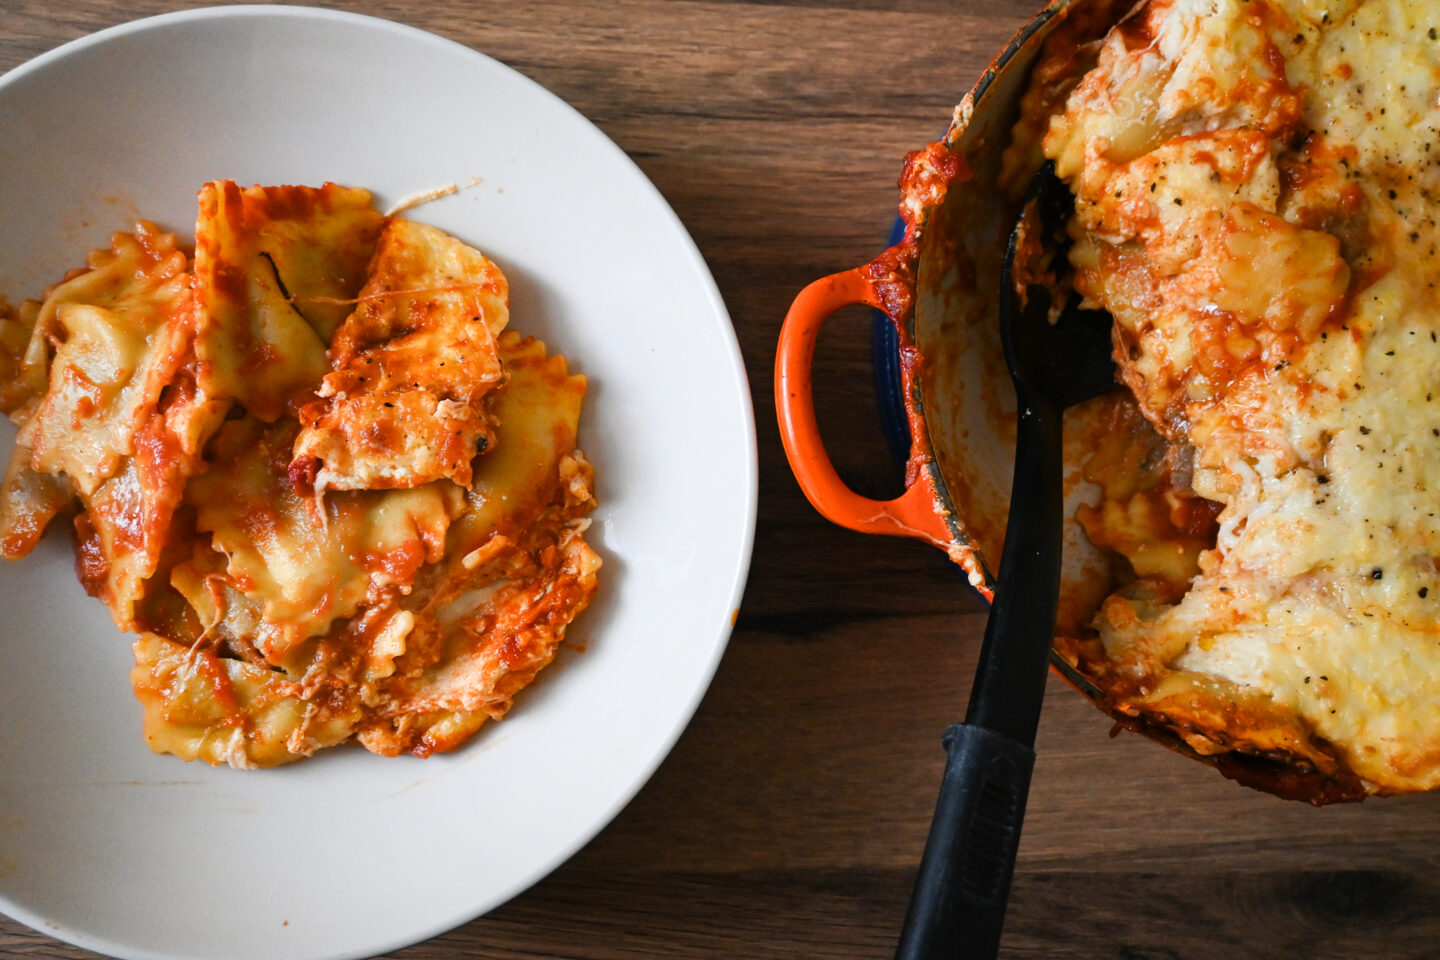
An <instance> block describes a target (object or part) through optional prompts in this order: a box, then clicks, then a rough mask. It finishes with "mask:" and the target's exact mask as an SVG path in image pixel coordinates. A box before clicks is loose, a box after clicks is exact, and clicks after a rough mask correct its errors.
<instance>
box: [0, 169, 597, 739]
mask: <svg viewBox="0 0 1440 960" xmlns="http://www.w3.org/2000/svg"><path fill="white" fill-rule="evenodd" d="M196 233H197V244H196V256H195V261H194V263H193V265H192V263H191V261H190V260H189V258H188V257H187V256H186V255H185V253H184V252H183V251H182V250H181V249H180V247H179V245H178V243H177V240H176V238H175V237H174V236H172V235H169V234H164V233H161V232H160V231H159V230H157V229H156V228H155V227H154V226H153V225H151V224H147V223H142V224H140V225H139V227H138V228H137V230H136V231H135V233H133V234H117V235H116V236H115V237H114V240H113V243H112V247H111V249H110V250H106V251H96V252H95V253H93V254H92V255H91V256H90V258H89V262H88V266H87V268H86V269H84V270H80V271H76V272H75V273H74V274H73V275H71V276H69V277H67V278H66V279H65V280H64V281H63V282H61V283H59V284H57V285H55V286H54V287H52V288H51V289H50V290H49V291H47V293H46V296H45V298H44V300H43V301H40V302H28V303H26V304H24V305H22V306H21V307H20V308H19V309H16V310H10V309H9V308H5V309H3V310H0V376H3V377H4V378H5V379H4V382H3V383H0V406H3V409H5V411H6V412H7V413H9V414H10V415H11V416H12V418H13V419H15V421H16V422H17V423H18V424H19V426H20V434H19V442H18V443H17V445H16V447H15V450H14V451H13V453H12V455H11V458H10V464H9V467H8V468H7V470H6V472H5V476H4V480H3V483H0V553H3V555H4V556H5V557H6V558H7V559H16V558H19V557H21V556H24V555H25V554H26V553H28V552H29V551H30V549H32V548H33V547H34V545H35V543H36V542H37V540H38V539H39V537H40V535H41V534H42V533H43V531H44V529H45V527H46V525H47V524H48V523H49V522H50V521H51V520H52V519H53V518H54V517H56V516H58V515H60V514H61V513H63V512H64V511H65V510H66V509H68V508H71V507H72V505H75V506H78V512H77V513H76V516H75V531H76V544H77V554H78V556H77V568H78V570H79V574H80V578H81V580H82V582H83V583H84V585H85V587H86V589H87V590H89V592H90V593H92V594H93V595H95V596H97V597H99V598H100V599H101V600H103V601H104V602H105V604H106V605H107V607H109V609H110V612H111V615H112V617H113V619H114V620H115V622H116V623H117V624H118V625H119V626H120V627H122V628H123V629H126V630H130V631H133V632H135V633H136V634H138V640H137V641H136V642H135V645H134V654H135V668H134V670H133V671H132V674H131V681H132V684H133V686H134V688H135V693H136V696H137V697H138V698H139V700H140V702H141V704H142V706H143V710H144V731H145V737H146V740H147V742H148V743H149V744H150V746H151V747H152V748H153V749H155V750H156V751H157V752H164V753H172V754H175V755H176V756H179V757H181V758H183V759H186V760H190V759H196V758H199V759H201V760H204V761H206V762H209V763H229V764H231V765H233V766H237V767H268V766H273V765H275V764H280V763H288V762H292V761H294V760H298V759H301V758H303V757H306V756H309V755H310V754H312V753H313V752H315V751H316V750H318V749H321V748H324V747H329V746H334V745H336V744H338V743H341V742H343V741H346V740H350V739H355V740H357V741H358V742H360V743H362V744H363V745H364V746H365V747H367V748H368V749H370V750H372V751H374V752H376V753H380V754H385V755H394V754H397V753H401V752H410V753H413V754H416V755H419V756H428V755H430V754H431V753H434V752H436V751H443V750H452V749H454V748H456V747H458V746H459V745H460V744H461V743H463V742H464V741H465V740H466V739H467V738H468V737H469V736H470V735H471V734H473V733H474V732H475V730H476V729H477V728H478V727H479V726H480V725H481V724H482V723H483V722H484V721H485V720H487V719H498V718H500V717H502V716H504V714H505V713H506V711H507V710H508V709H509V707H510V705H511V704H512V702H513V700H514V697H515V695H516V693H517V692H518V691H519V690H520V689H522V688H523V687H524V686H525V685H526V684H528V683H529V682H530V681H531V680H532V679H533V678H534V677H535V675H536V673H537V672H538V671H539V670H540V669H541V668H543V667H544V666H545V665H546V664H548V663H549V662H550V661H551V660H552V659H553V657H554V656H555V653H556V650H557V648H558V647H559V645H560V643H561V642H562V641H563V639H564V637H565V633H566V631H567V629H568V626H569V624H570V623H571V622H572V620H573V619H574V618H575V617H576V616H577V615H578V614H579V613H580V612H581V611H582V610H584V609H585V607H586V606H587V605H588V604H589V602H590V598H591V597H592V596H593V595H594V592H595V590H596V587H597V573H598V570H599V567H600V558H599V557H598V556H597V555H596V554H595V553H594V552H593V551H592V550H591V549H590V547H589V546H588V545H587V544H586V543H585V540H584V536H583V535H584V532H585V530H586V528H587V527H588V525H589V521H588V520H587V519H585V515H586V514H587V513H588V512H589V511H590V510H592V509H593V508H594V506H595V500H594V497H593V496H592V494H591V492H590V490H591V484H592V482H593V471H592V469H591V467H590V465H589V463H588V461H586V459H585V456H584V454H583V453H581V452H580V451H579V450H578V449H577V448H576V439H577V431H578V424H579V416H580V408H581V404H582V401H583V399H584V395H585V387H586V383H585V378H584V377H582V376H577V375H574V374H571V373H570V372H569V369H568V365H567V363H566V361H565V358H564V357H560V356H550V355H548V354H547V352H546V350H545V347H544V345H543V344H541V343H539V342H538V341H535V340H533V339H529V338H525V337H523V336H521V335H520V334H517V333H514V332H513V331H510V330H507V329H505V327H506V324H507V322H508V319H509V310H508V284H507V282H506V280H505V277H504V275H503V274H502V273H501V272H500V270H499V268H498V267H496V266H495V264H493V263H492V262H491V261H489V260H488V259H487V258H485V257H484V256H483V255H481V254H480V253H479V252H478V251H476V250H474V249H472V248H470V247H468V246H466V245H465V244H463V243H461V242H460V241H459V240H456V239H455V238H453V237H450V236H449V235H447V234H445V233H443V232H442V231H439V230H437V229H435V228H433V227H429V226H425V225H422V224H417V223H412V222H410V221H406V220H400V219H396V218H386V217H383V216H381V215H380V214H378V213H377V212H375V211H374V210H373V209H372V208H371V206H370V196H369V194H368V193H367V192H366V191H364V190H357V189H353V188H344V187H337V186H335V185H333V184H327V185H326V186H324V187H321V188H308V187H251V188H248V189H243V190H242V189H241V188H239V187H238V186H237V185H236V184H234V183H228V182H222V183H212V184H207V185H206V186H205V187H204V188H203V189H202V190H201V191H200V213H199V219H198V223H197V228H196Z"/></svg>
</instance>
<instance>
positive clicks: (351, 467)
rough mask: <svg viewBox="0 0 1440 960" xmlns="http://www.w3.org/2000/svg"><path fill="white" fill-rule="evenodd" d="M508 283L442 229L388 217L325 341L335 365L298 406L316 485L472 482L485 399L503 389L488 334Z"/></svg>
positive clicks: (299, 454) (501, 316) (304, 458)
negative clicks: (352, 302) (362, 277)
mask: <svg viewBox="0 0 1440 960" xmlns="http://www.w3.org/2000/svg"><path fill="white" fill-rule="evenodd" d="M508 298H509V285H508V284H507V282H506V280H505V277H504V275H503V274H502V273H501V272H500V271H499V269H497V268H496V266H495V265H494V264H493V263H491V262H490V261H489V260H487V259H486V258H485V257H484V256H482V255H481V254H480V253H479V252H478V251H476V250H474V249H473V248H471V247H468V246H466V245H465V244H463V243H461V242H460V241H458V240H456V239H455V238H453V237H451V236H449V235H447V234H445V233H444V232H443V231H440V230H437V229H435V228H434V227H430V226H426V225H424V224H419V223H414V222H412V221H409V220H391V221H390V222H389V223H388V224H387V225H386V227H385V230H384V232H383V233H382V234H381V236H380V242H379V245H378V247H377V248H376V252H375V260H374V262H373V263H372V264H371V271H370V279H369V280H368V281H367V282H366V284H365V288H364V289H363V290H362V291H361V292H360V302H359V305H358V306H357V307H356V308H355V312H354V313H353V314H351V315H350V317H349V318H348V319H347V320H346V321H345V322H344V323H343V324H342V325H341V326H340V328H339V329H338V330H337V331H336V333H335V339H334V342H333V343H332V345H331V351H330V352H331V359H332V361H333V363H334V367H335V369H334V371H333V372H331V373H329V374H327V375H326V376H325V381H324V384H323V385H322V386H321V388H320V396H321V397H322V398H324V399H323V400H321V401H320V402H317V403H315V404H312V405H311V406H309V407H307V408H306V409H305V410H304V411H302V414H301V416H302V420H303V422H304V423H305V429H304V430H303V431H302V432H301V434H300V437H299V439H297V440H296V442H295V456H296V459H297V462H299V463H301V464H304V465H305V466H306V468H307V469H310V470H312V471H313V472H314V479H313V481H312V482H313V484H314V486H315V489H316V490H317V491H322V492H323V491H324V490H327V489H338V490H365V489H375V488H380V487H413V486H417V485H419V484H422V483H428V482H429V481H431V480H438V479H440V478H442V477H443V478H449V479H452V480H454V481H455V482H456V483H459V484H461V485H462V486H468V485H469V484H470V461H471V460H472V459H474V457H475V454H476V453H478V452H480V451H483V450H484V449H486V448H487V447H488V445H489V444H490V443H492V442H493V441H494V436H495V434H494V429H493V425H492V418H491V417H490V416H488V415H487V413H486V411H485V409H484V406H483V402H484V400H485V398H486V396H487V394H489V393H490V392H491V391H492V390H493V389H494V388H495V387H496V386H498V385H499V384H500V381H501V377H502V371H501V367H500V359H499V355H498V354H497V353H496V350H495V337H496V336H497V335H498V334H499V333H500V331H501V330H502V329H504V327H505V324H506V323H507V322H508V320H509V316H510V312H509V305H508Z"/></svg>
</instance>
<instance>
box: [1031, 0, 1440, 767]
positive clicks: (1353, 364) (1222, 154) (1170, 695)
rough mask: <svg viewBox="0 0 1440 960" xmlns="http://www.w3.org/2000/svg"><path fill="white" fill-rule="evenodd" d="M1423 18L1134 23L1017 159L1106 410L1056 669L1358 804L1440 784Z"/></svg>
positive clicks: (1432, 282) (1433, 311)
mask: <svg viewBox="0 0 1440 960" xmlns="http://www.w3.org/2000/svg"><path fill="white" fill-rule="evenodd" d="M1429 12H1432V11H1428V10H1427V9H1426V7H1425V5H1422V4H1413V3H1406V2H1400V0H1363V2H1350V3H1343V4H1329V5H1326V8H1325V9H1323V10H1322V9H1319V8H1316V7H1314V5H1311V4H1303V3H1292V2H1284V0H1254V2H1238V0H1235V2H1231V0H1151V2H1149V3H1147V4H1145V5H1143V6H1142V7H1140V8H1139V9H1137V10H1136V11H1134V12H1133V13H1132V14H1131V15H1129V16H1128V17H1127V18H1126V19H1125V20H1124V21H1123V22H1122V23H1121V24H1120V25H1119V26H1118V27H1117V28H1115V29H1114V30H1113V31H1111V32H1110V34H1109V35H1108V36H1107V37H1106V38H1105V40H1104V42H1103V44H1102V45H1101V46H1100V47H1099V50H1098V58H1097V61H1096V63H1095V66H1094V67H1093V69H1091V70H1089V71H1088V72H1086V73H1085V74H1084V76H1083V78H1081V79H1080V80H1079V82H1078V84H1077V85H1076V86H1075V87H1074V89H1073V90H1072V91H1071V92H1070V93H1069V95H1068V97H1067V98H1066V100H1065V103H1064V105H1063V107H1062V108H1061V109H1060V110H1059V111H1058V112H1057V113H1056V114H1055V115H1054V116H1053V118H1051V119H1050V121H1049V126H1048V132H1047V133H1046V134H1045V137H1044V139H1043V144H1042V147H1043V150H1044V152H1045V154H1046V155H1047V156H1050V157H1052V158H1054V159H1055V160H1056V163H1057V172H1058V173H1059V174H1060V176H1061V177H1062V178H1064V179H1065V180H1066V181H1067V182H1069V183H1070V185H1071V187H1072V189H1073V190H1074V192H1075V195H1076V198H1077V203H1076V214H1075V217H1074V221H1073V223H1072V227H1071V232H1072V234H1073V236H1074V237H1075V243H1074V246H1073V247H1072V248H1071V251H1070V257H1069V259H1070V263H1071V265H1072V266H1073V270H1074V274H1073V281H1074V285H1075V287H1076V289H1077V290H1079V291H1080V292H1081V293H1082V294H1084V296H1085V297H1086V299H1087V300H1088V301H1089V302H1091V303H1092V304H1095V305H1099V306H1101V307H1103V308H1105V309H1106V310H1108V311H1109V312H1110V313H1111V314H1112V315H1113V316H1114V318H1115V357H1116V361H1117V364H1118V365H1119V369H1120V372H1121V378H1122V380H1123V381H1124V383H1125V385H1126V387H1127V388H1128V389H1127V390H1126V391H1125V392H1124V393H1122V394H1119V395H1117V396H1116V397H1114V398H1113V399H1112V401H1111V405H1110V408H1109V409H1108V410H1105V411H1104V412H1103V413H1100V414H1098V415H1097V416H1096V418H1095V421H1094V422H1095V424H1096V427H1097V429H1096V436H1095V442H1094V444H1093V446H1092V450H1093V452H1092V453H1091V455H1090V456H1089V457H1088V459H1087V461H1086V463H1085V468H1084V469H1085V474H1086V477H1087V479H1089V480H1091V481H1092V482H1094V483H1096V484H1098V485H1099V488H1100V498H1099V502H1098V503H1095V504H1094V505H1089V506H1085V507H1082V508H1081V511H1080V513H1079V517H1078V519H1079V521H1080V523H1081V524H1082V526H1083V527H1084V529H1085V532H1086V534H1087V535H1088V537H1089V539H1090V540H1091V541H1092V543H1094V544H1096V545H1097V546H1099V547H1101V548H1102V549H1104V550H1106V551H1107V552H1108V553H1109V554H1110V555H1111V556H1112V557H1113V558H1114V559H1115V561H1116V565H1117V573H1118V576H1119V579H1120V581H1121V585H1120V588H1119V589H1118V590H1116V591H1115V592H1114V593H1112V594H1111V595H1110V596H1109V597H1107V598H1106V599H1105V600H1104V602H1103V604H1101V606H1100V608H1099V610H1098V612H1097V613H1096V615H1095V617H1094V620H1093V627H1094V630H1095V631H1096V635H1095V636H1093V637H1092V638H1087V639H1075V638H1072V639H1069V640H1067V641H1063V642H1062V644H1061V649H1062V651H1063V653H1064V654H1065V655H1066V656H1067V657H1068V658H1070V659H1072V660H1073V661H1074V662H1075V664H1076V665H1077V666H1078V667H1079V669H1080V671H1081V672H1082V673H1083V674H1085V675H1086V676H1087V677H1089V678H1090V679H1092V681H1094V682H1095V683H1097V684H1098V685H1099V686H1100V687H1101V688H1102V689H1103V690H1104V692H1105V696H1106V698H1107V701H1108V703H1109V705H1110V707H1111V708H1112V709H1114V710H1117V711H1119V712H1121V713H1125V714H1132V715H1137V716H1138V715H1143V716H1147V717H1150V718H1152V719H1154V720H1155V721H1157V722H1160V723H1163V724H1165V725H1166V726H1168V727H1170V728H1172V729H1174V730H1176V731H1177V732H1179V733H1180V735H1181V736H1183V737H1184V738H1185V740H1186V742H1187V743H1188V744H1189V745H1190V746H1191V747H1192V748H1194V749H1196V750H1198V751H1201V752H1219V751H1226V750H1240V751H1245V752H1250V753H1255V754H1259V755H1268V756H1283V757H1286V758H1288V759H1290V760H1291V761H1296V762H1300V763H1304V764H1307V765H1310V766H1312V767H1313V768H1314V769H1316V770H1317V771H1320V772H1322V773H1325V774H1329V775H1332V776H1334V777H1336V778H1337V779H1338V780H1340V781H1342V782H1345V783H1348V784H1349V785H1350V789H1351V790H1353V791H1354V792H1356V793H1364V792H1374V791H1384V792H1403V791H1412V790H1428V789H1431V788H1434V787H1435V786H1437V785H1440V699H1437V697H1436V696H1435V691H1436V689H1437V683H1440V645H1437V642H1436V638H1437V634H1440V617H1437V608H1436V606H1435V604H1436V603H1437V602H1440V583H1437V556H1440V519H1437V513H1440V507H1437V498H1436V493H1435V491H1434V489H1433V484H1434V483H1435V478H1436V476H1440V408H1437V406H1436V402H1437V398H1436V397H1435V396H1434V394H1435V393H1437V392H1440V345H1437V336H1440V309H1437V307H1436V300H1435V297H1434V290H1435V287H1436V282H1437V281H1440V260H1437V258H1436V253H1435V244H1436V241H1437V238H1440V231H1437V228H1436V220H1435V217H1436V214H1437V212H1440V203H1437V197H1440V193H1437V191H1440V168H1437V166H1436V163H1437V161H1440V157H1434V158H1432V156H1431V154H1432V153H1433V151H1432V144H1433V143H1434V142H1435V141H1436V134H1437V131H1440V109H1437V77H1440V44H1436V43H1434V42H1433V41H1429V40H1427V39H1426V36H1427V30H1431V29H1432V28H1431V27H1430V24H1429V20H1428V19H1427V16H1428V13H1429ZM1040 69H1041V70H1042V71H1043V69H1044V68H1043V66H1042V67H1041V68H1040ZM1432 594H1434V596H1432Z"/></svg>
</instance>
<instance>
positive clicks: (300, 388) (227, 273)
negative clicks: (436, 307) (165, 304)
mask: <svg viewBox="0 0 1440 960" xmlns="http://www.w3.org/2000/svg"><path fill="white" fill-rule="evenodd" d="M383 220H384V218H383V217H381V215H380V214H379V213H377V212H376V211H375V209H374V208H373V207H372V206H371V204H370V193H369V191H367V190H362V189H359V188H354V187H348V188H347V187H338V186H336V185H335V184H333V183H332V184H326V185H325V186H323V187H319V188H315V187H288V186H287V187H258V186H257V187H250V188H248V189H245V190H242V189H240V187H238V186H237V185H236V184H235V183H233V182H231V181H218V182H215V183H209V184H206V185H205V186H204V187H203V188H202V189H201V191H200V215H199V219H198V220H197V222H196V226H195V277H196V297H197V300H198V306H199V310H200V315H201V324H200V329H199V334H198V336H197V340H196V347H197V350H198V352H199V355H200V359H201V361H202V363H203V364H204V366H203V368H202V370H203V376H204V379H203V381H202V384H201V385H202V387H203V388H204V389H205V390H206V391H207V392H208V393H210V394H212V395H214V396H217V397H225V398H230V399H234V400H235V401H236V402H238V403H239V404H240V405H241V406H243V407H244V408H245V409H246V410H247V411H249V412H250V413H251V414H253V415H254V416H256V417H259V418H260V419H261V420H264V421H265V422H267V423H269V422H272V421H274V420H275V419H277V418H278V417H279V416H280V415H281V414H282V413H283V412H284V411H285V410H286V407H287V405H291V404H299V403H303V402H304V401H305V400H306V399H308V398H309V397H310V395H311V394H312V393H313V391H314V390H315V389H316V388H317V387H318V386H319V384H320V379H321V378H322V377H324V376H325V374H326V373H327V372H328V370H329V368H330V367H329V363H328V362H327V361H326V358H325V347H326V344H327V343H328V342H329V339H330V335H331V331H332V330H333V329H334V328H335V326H336V324H337V323H338V322H339V318H340V317H343V316H344V315H345V313H346V312H348V310H349V305H350V303H351V302H352V301H353V299H354V297H355V295H356V293H358V291H359V289H360V286H361V284H362V283H363V281H364V276H365V265H366V264H367V263H368V262H369V260H370V256H371V253H372V251H373V250H374V246H375V238H376V236H377V235H378V233H379V231H380V227H381V224H382V223H383Z"/></svg>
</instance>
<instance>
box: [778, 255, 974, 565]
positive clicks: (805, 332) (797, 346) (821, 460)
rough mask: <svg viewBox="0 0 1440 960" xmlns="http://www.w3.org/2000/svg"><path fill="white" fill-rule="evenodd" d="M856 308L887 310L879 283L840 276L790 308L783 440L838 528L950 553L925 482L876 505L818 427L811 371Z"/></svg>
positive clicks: (784, 342) (852, 274) (781, 362)
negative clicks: (848, 475)
mask: <svg viewBox="0 0 1440 960" xmlns="http://www.w3.org/2000/svg"><path fill="white" fill-rule="evenodd" d="M854 304H864V305H866V306H870V307H874V308H876V309H877V310H883V309H884V303H883V301H882V300H881V297H880V294H879V293H878V292H877V291H876V289H875V285H874V283H872V282H871V281H870V279H869V278H868V277H866V276H865V274H864V273H863V271H862V270H861V269H858V268H857V269H855V270H847V271H845V272H844V273H836V274H832V275H831V276H828V277H823V278H821V279H819V280H816V281H815V282H814V283H812V284H810V285H809V286H808V287H806V288H805V289H804V290H802V291H800V295H799V296H797V297H796V298H795V302H794V303H793V304H791V306H790V312H789V313H788V314H787V315H786V316H785V325H784V326H783V327H781V329H780V345H779V348H778V350H777V351H776V357H775V412H776V414H777V415H778V417H779V420H780V439H781V441H782V442H783V443H784V445H785V456H786V458H788V459H789V461H790V469H791V470H793V471H794V472H795V479H796V480H798V481H799V483H800V489H801V490H803V491H804V492H805V496H806V497H807V498H808V499H809V501H810V503H811V504H813V505H814V507H815V509H816V510H819V511H820V513H821V514H823V515H824V516H825V518H826V519H827V520H830V521H831V522H832V523H837V524H839V525H840V526H842V527H848V528H849V529H851V530H859V531H860V532H862V533H883V534H889V535H891V536H901V537H916V538H919V539H921V540H928V541H930V542H931V543H934V544H936V545H937V546H941V547H944V546H945V545H946V544H947V543H948V542H949V541H950V530H949V528H948V527H947V526H946V524H945V521H944V519H943V518H942V517H941V516H940V515H939V514H938V513H936V512H935V500H934V497H933V495H932V493H931V491H930V490H929V488H928V486H927V485H926V484H925V483H924V482H923V481H920V480H917V481H916V482H914V483H912V484H911V485H910V486H909V487H907V488H906V490H905V492H904V493H902V494H901V495H900V496H898V497H896V498H895V499H894V500H871V499H870V498H869V497H862V496H861V495H860V494H858V493H856V492H855V491H853V490H851V489H850V488H849V487H848V486H846V485H845V481H844V480H841V479H840V475H839V474H837V473H836V472H835V466H834V464H832V463H831V462H830V456H829V454H827V453H826V452H825V444H824V443H823V442H822V441H821V439H820V429H819V426H818V425H817V424H816V422H815V400H814V396H813V395H812V393H811V382H810V368H811V364H812V363H813V361H814V358H815V343H816V341H817V340H818V339H819V336H820V328H821V327H823V326H824V325H825V321H826V320H828V319H829V318H830V316H831V314H833V313H834V312H835V311H836V310H839V309H840V308H841V307H847V306H851V305H854Z"/></svg>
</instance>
